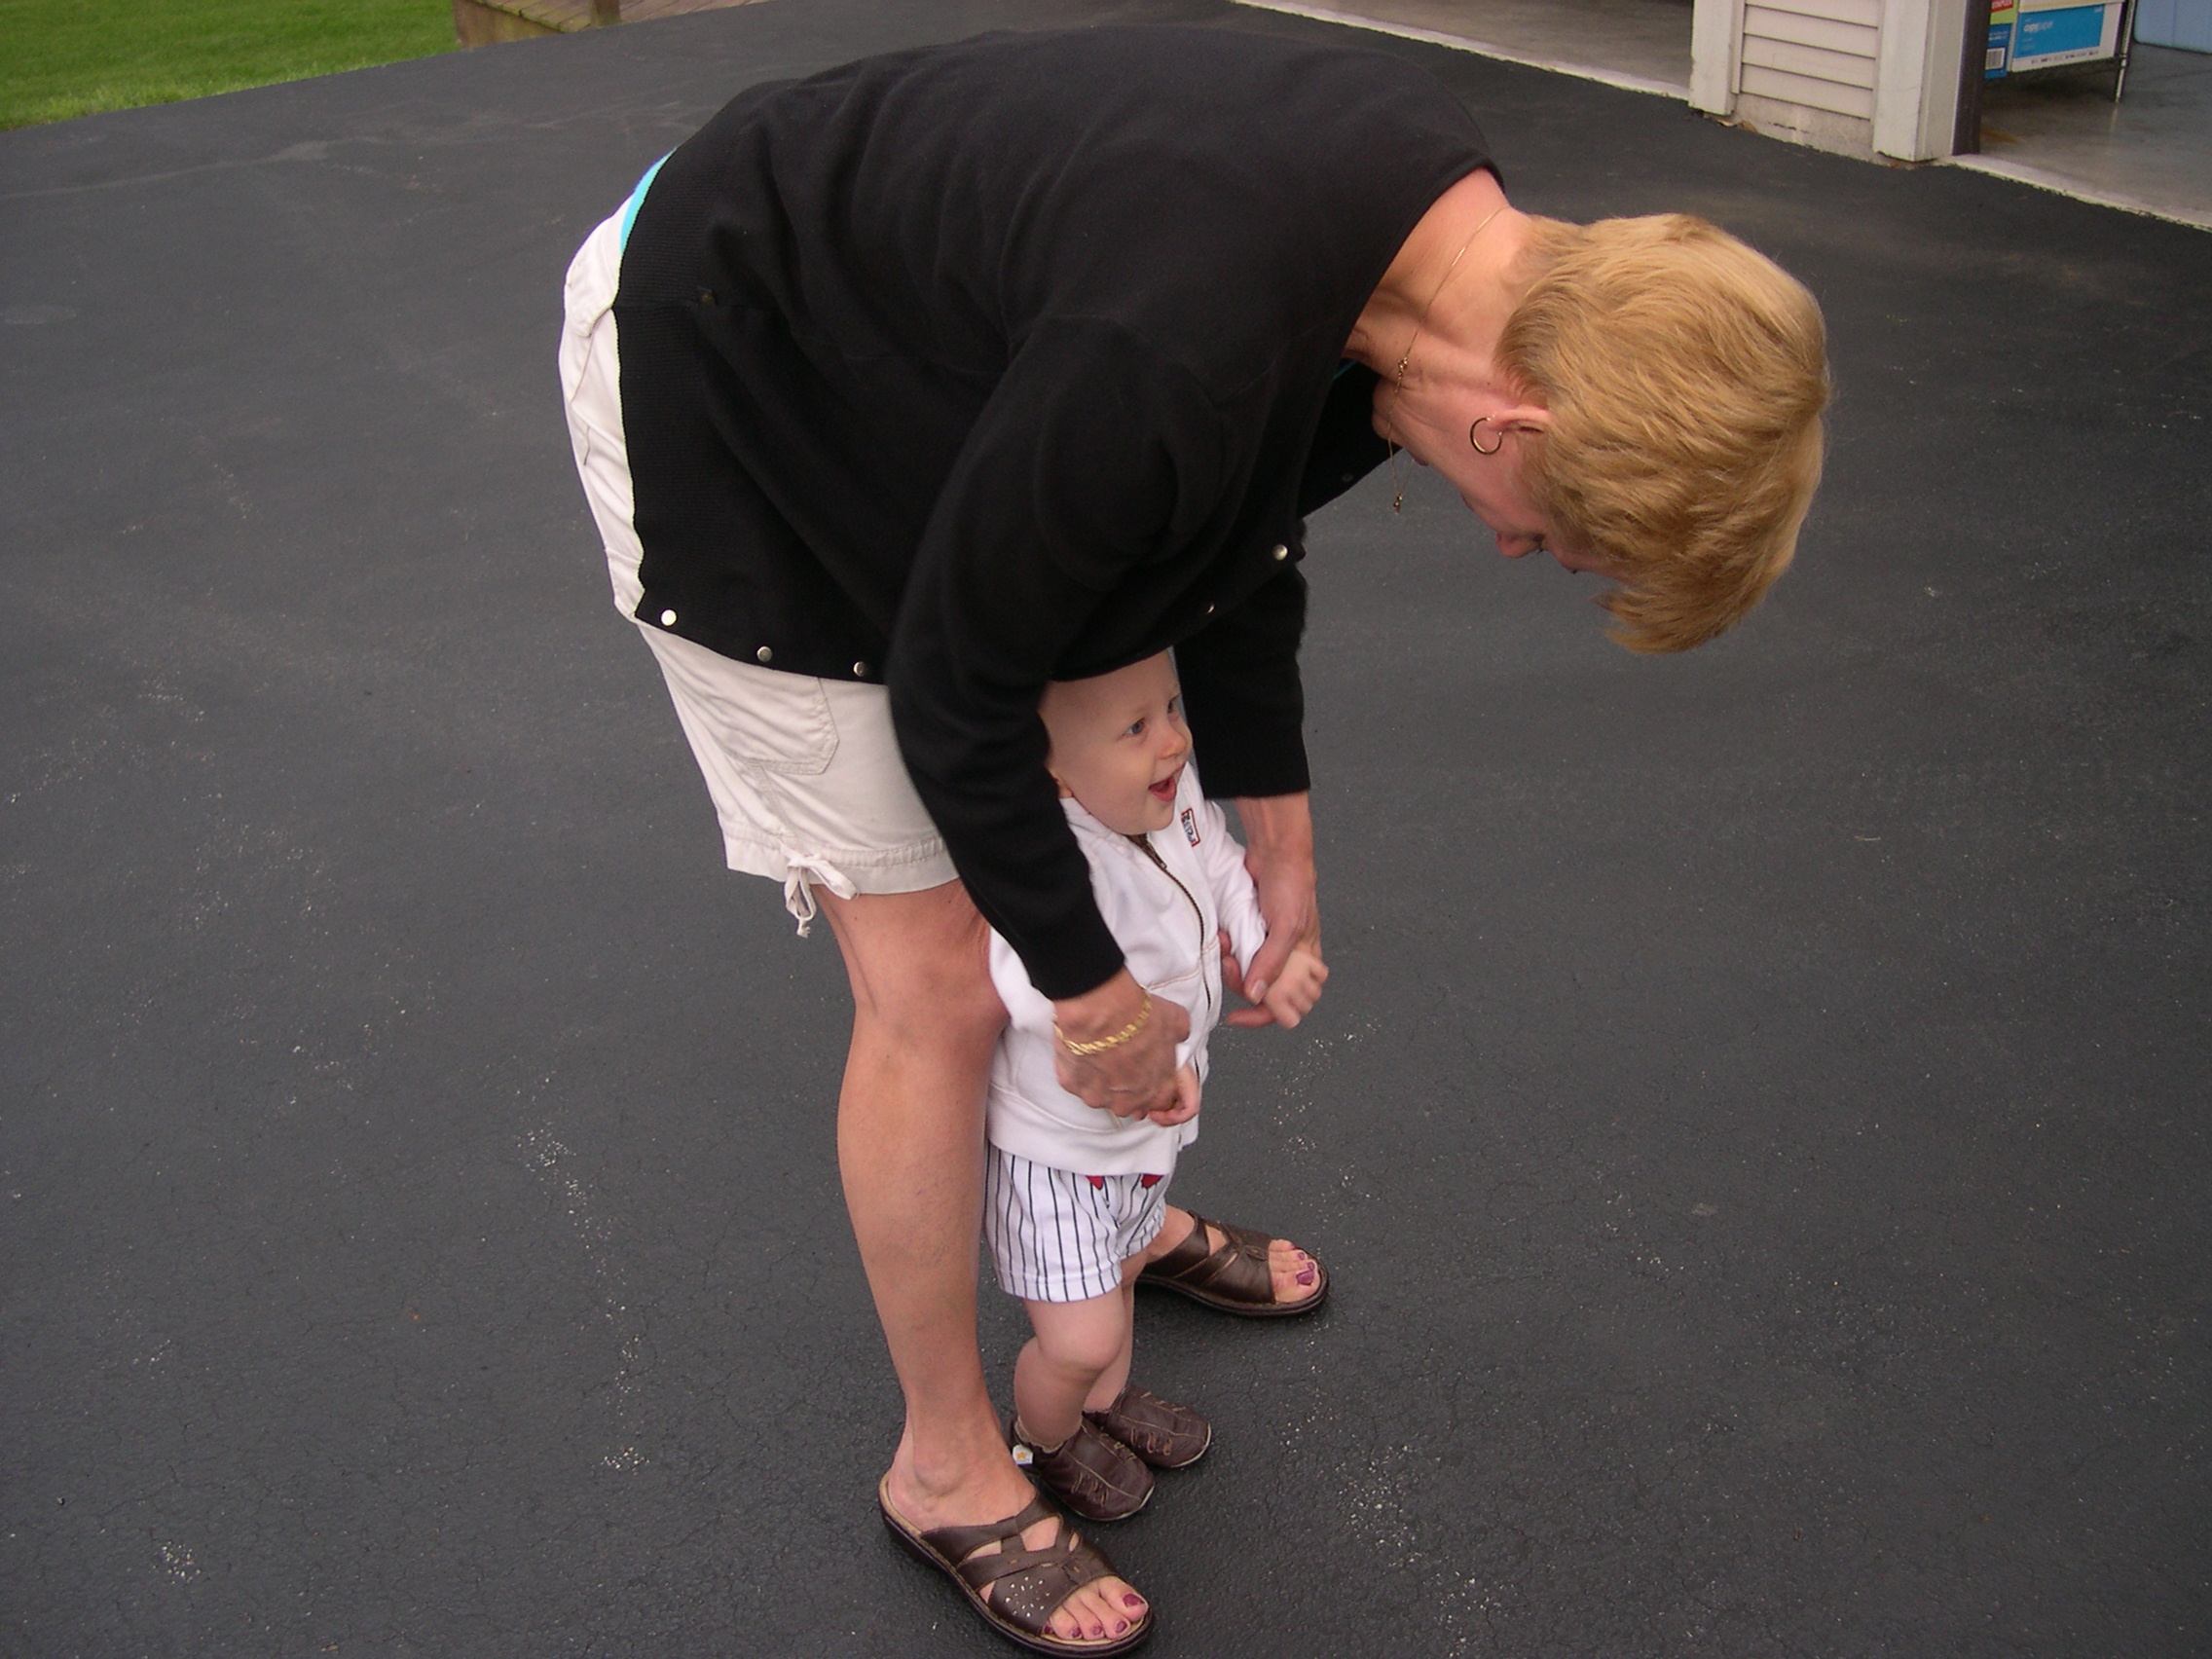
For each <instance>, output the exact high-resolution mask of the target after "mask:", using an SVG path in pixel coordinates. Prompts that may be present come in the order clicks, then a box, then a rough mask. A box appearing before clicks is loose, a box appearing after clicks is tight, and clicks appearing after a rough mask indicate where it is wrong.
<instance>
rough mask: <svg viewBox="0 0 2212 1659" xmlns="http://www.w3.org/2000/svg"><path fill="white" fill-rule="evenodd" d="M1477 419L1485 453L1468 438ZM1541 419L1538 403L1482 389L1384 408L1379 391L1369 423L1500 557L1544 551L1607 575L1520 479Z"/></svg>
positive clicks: (1571, 566) (1572, 567)
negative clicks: (1443, 482)
mask: <svg viewBox="0 0 2212 1659" xmlns="http://www.w3.org/2000/svg"><path fill="white" fill-rule="evenodd" d="M1386 416H1389V417H1395V419H1388V418H1386ZM1477 416H1487V417H1488V421H1487V422H1486V424H1484V425H1483V426H1482V428H1481V435H1483V436H1484V437H1486V438H1490V437H1491V434H1493V433H1494V434H1495V436H1494V439H1493V440H1492V441H1493V442H1494V443H1495V444H1496V446H1497V447H1496V450H1495V452H1494V453H1493V454H1487V455H1486V454H1484V453H1483V452H1481V451H1479V450H1477V449H1476V448H1475V447H1474V445H1473V443H1472V442H1471V441H1470V439H1469V428H1470V423H1472V422H1473V421H1474V419H1475V418H1476V417H1477ZM1549 419H1550V416H1549V414H1548V413H1547V412H1546V411H1545V410H1544V409H1543V408H1542V407H1541V406H1540V405H1532V404H1529V403H1514V402H1511V401H1509V400H1507V399H1504V398H1502V397H1500V396H1499V395H1498V394H1497V393H1495V392H1493V391H1489V390H1485V391H1484V392H1482V393H1480V394H1478V395H1477V396H1473V397H1463V396H1455V397H1451V398H1449V399H1447V398H1445V397H1441V396H1440V397H1438V398H1436V399H1435V400H1434V402H1429V401H1427V400H1424V399H1422V398H1420V397H1419V396H1418V395H1409V396H1407V397H1406V398H1404V399H1403V401H1402V402H1398V403H1397V404H1396V406H1395V407H1393V408H1389V409H1387V410H1385V408H1384V406H1383V394H1382V393H1379V394H1378V397H1377V418H1376V423H1375V424H1376V430H1377V431H1379V432H1380V433H1382V435H1383V436H1384V437H1387V438H1393V439H1394V440H1395V441H1396V442H1397V443H1398V444H1400V445H1401V446H1402V447H1403V448H1404V450H1405V452H1406V453H1407V454H1408V455H1410V456H1412V457H1413V458H1414V460H1415V461H1419V463H1420V464H1421V465H1423V466H1429V467H1434V468H1435V469H1436V470H1437V471H1438V472H1441V473H1442V474H1443V475H1444V476H1445V478H1446V479H1447V480H1449V481H1450V483H1451V485H1452V487H1453V488H1454V489H1455V490H1456V491H1458V492H1459V499H1461V500H1462V501H1464V502H1466V503H1467V510H1468V511H1469V512H1471V513H1473V514H1474V515H1475V517H1477V518H1479V519H1481V520H1482V521H1483V523H1484V524H1485V525H1486V526H1488V527H1489V529H1490V532H1491V534H1492V535H1493V536H1495V537H1496V538H1497V550H1498V552H1499V553H1501V554H1503V555H1504V556H1505V557H1506V558H1508V559H1520V558H1525V557H1527V556H1528V555H1529V554H1530V553H1536V552H1544V553H1549V554H1550V555H1551V556H1552V557H1553V558H1554V559H1556V560H1558V561H1559V563H1560V564H1561V565H1562V566H1563V567H1565V568H1566V569H1567V570H1569V571H1577V572H1581V571H1589V572H1591V573H1593V574H1596V575H1602V576H1604V575H1611V574H1612V573H1613V572H1611V571H1608V570H1607V569H1606V567H1605V564H1604V561H1603V560H1602V559H1600V558H1599V557H1598V556H1597V555H1596V554H1594V553H1592V552H1591V551H1590V549H1588V548H1587V547H1585V546H1583V545H1581V544H1580V542H1578V541H1577V540H1576V539H1575V538H1574V537H1573V536H1572V535H1568V534H1567V533H1566V532H1564V531H1562V530H1561V529H1560V528H1559V527H1558V526H1557V525H1555V524H1554V523H1552V522H1551V520H1550V518H1549V517H1548V515H1546V514H1545V513H1543V512H1541V511H1539V510H1538V509H1537V507H1536V505H1535V503H1534V502H1533V501H1532V500H1531V499H1530V496H1529V492H1528V490H1527V488H1526V487H1525V486H1524V485H1523V483H1522V479H1521V469H1522V465H1523V463H1524V461H1525V460H1526V453H1527V452H1526V448H1525V445H1526V443H1527V441H1528V439H1529V438H1530V436H1531V435H1532V434H1533V433H1534V432H1535V431H1536V430H1539V429H1540V428H1541V425H1542V424H1544V423H1546V422H1548V421H1549Z"/></svg>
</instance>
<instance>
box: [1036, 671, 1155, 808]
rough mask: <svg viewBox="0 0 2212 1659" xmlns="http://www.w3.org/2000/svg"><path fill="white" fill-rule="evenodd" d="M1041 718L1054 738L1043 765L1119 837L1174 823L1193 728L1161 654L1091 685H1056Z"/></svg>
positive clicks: (1083, 682) (1042, 707)
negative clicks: (1177, 790)
mask: <svg viewBox="0 0 2212 1659" xmlns="http://www.w3.org/2000/svg"><path fill="white" fill-rule="evenodd" d="M1039 712H1040V713H1042V714H1043V716H1044V717H1045V729H1046V730H1047V731H1048V732H1049V733H1051V739H1052V751H1051V755H1050V756H1048V757H1047V759H1046V762H1045V763H1046V765H1048V766H1049V767H1051V773H1052V776H1053V777H1055V778H1057V779H1058V780H1059V783H1060V793H1062V794H1070V795H1073V796H1075V798H1076V799H1077V800H1079V801H1081V802H1082V803H1083V805H1084V806H1085V807H1087V808H1088V810H1089V812H1090V815H1091V816H1092V817H1093V818H1095V819H1097V820H1098V822H1099V823H1101V824H1103V825H1105V826H1106V828H1107V829H1109V830H1119V831H1120V832H1121V833H1122V834H1124V835H1142V834H1146V833H1148V832H1149V831H1151V830H1164V829H1166V828H1167V826H1168V825H1169V824H1171V823H1173V822H1174V820H1175V786H1176V784H1177V783H1179V782H1180V781H1181V779H1182V776H1183V762H1184V761H1185V760H1188V759H1189V758H1190V756H1191V728H1190V727H1189V726H1187V725H1185V724H1184V723H1183V698H1182V691H1181V688H1180V687H1179V686H1177V684H1176V683H1175V670H1174V667H1173V665H1172V664H1171V663H1170V662H1169V661H1168V659H1167V656H1166V653H1164V652H1162V653H1161V655H1159V656H1156V657H1147V658H1146V659H1145V660H1144V661H1143V662H1138V663H1131V664H1130V665H1129V666H1128V667H1127V668H1123V669H1116V670H1115V671H1114V672H1113V673H1112V674H1102V675H1100V676H1099V677H1098V678H1097V679H1095V680H1055V681H1054V682H1052V683H1051V684H1050V685H1048V686H1047V687H1046V688H1045V700H1044V702H1043V704H1042V705H1040V710H1039Z"/></svg>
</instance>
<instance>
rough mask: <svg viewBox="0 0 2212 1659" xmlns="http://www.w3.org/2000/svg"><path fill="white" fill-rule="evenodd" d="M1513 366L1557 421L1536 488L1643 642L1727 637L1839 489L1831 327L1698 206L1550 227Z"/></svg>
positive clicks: (1513, 347)
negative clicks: (1831, 415)
mask: <svg viewBox="0 0 2212 1659" xmlns="http://www.w3.org/2000/svg"><path fill="white" fill-rule="evenodd" d="M1532 225H1533V234H1532V236H1531V239H1530V243H1529V247H1528V249H1527V251H1526V252H1525V253H1524V254H1523V256H1522V260H1523V263H1522V265H1521V267H1520V270H1519V272H1518V273H1517V275H1518V276H1520V277H1522V278H1523V279H1525V280H1526V281H1527V282H1528V287H1527V289H1526V291H1525V292H1524V293H1523V295H1522V298H1521V302H1520V304H1519V305H1518V306H1517V307H1516V308H1515V309H1514V312H1513V315H1512V317H1511V319H1510V320H1509V321H1508V322H1507V323H1506V326H1505V332H1504V335H1503V337H1502V339H1501V341H1500V344H1499V358H1500V363H1501V366H1502V367H1504V368H1505V369H1506V370H1507V371H1508V372H1509V373H1511V374H1512V375H1513V376H1514V377H1515V379H1517V380H1518V381H1520V382H1521V383H1522V385H1523V386H1524V387H1527V388H1528V389H1530V391H1533V392H1538V393H1540V394H1541V395H1542V397H1543V399H1544V401H1545V403H1546V405H1547V406H1548V407H1549V408H1550V410H1551V415H1552V422H1551V428H1550V430H1549V431H1548V432H1547V433H1546V434H1544V435H1543V436H1541V437H1539V438H1537V439H1536V440H1534V441H1533V442H1531V443H1530V444H1529V445H1528V447H1527V449H1526V450H1525V452H1524V454H1525V458H1526V459H1525V461H1524V462H1523V473H1522V476H1523V480H1524V484H1525V486H1526V488H1527V489H1528V492H1529V495H1530V499H1531V500H1532V501H1533V502H1534V503H1535V504H1536V505H1537V506H1538V507H1539V508H1540V509H1542V510H1543V511H1544V513H1545V515H1546V516H1547V517H1548V518H1550V519H1551V520H1552V522H1553V523H1554V525H1555V526H1556V527H1557V528H1558V529H1559V530H1561V531H1562V532H1565V533H1566V534H1567V535H1571V536H1573V537H1574V538H1575V539H1577V540H1579V541H1581V542H1582V543H1584V544H1585V545H1586V546H1587V547H1588V548H1589V549H1590V550H1591V551H1592V552H1594V553H1596V554H1598V555H1600V556H1601V557H1603V558H1604V560H1605V561H1606V562H1607V563H1608V564H1609V565H1611V566H1612V567H1613V569H1614V570H1615V571H1617V572H1618V574H1619V577H1620V581H1621V585H1620V587H1619V588H1617V589H1616V590H1614V591H1613V592H1611V593H1609V594H1607V595H1606V596H1605V599H1604V605H1605V607H1606V608H1608V609H1609V610H1611V611H1612V613H1613V619H1614V628H1613V637H1614V638H1615V639H1616V640H1618V641H1619V642H1620V643H1621V644H1622V645H1627V646H1628V647H1629V648H1630V649H1632V650H1639V651H1679V650H1687V649H1688V648H1689V647H1690V646H1692V645H1702V644H1704V643H1705V642H1706V641H1707V640H1710V639H1712V638H1713V637H1714V635H1715V634H1718V633H1721V632H1722V631H1724V630H1725V629H1727V628H1728V627H1730V626H1731V625H1732V624H1734V623H1735V622H1736V621H1737V619H1738V618H1740V617H1741V616H1742V615H1743V614H1744V613H1745V612H1746V611H1748V610H1750V609H1751V607H1752V606H1754V605H1756V604H1757V603H1758V600H1759V596H1760V595H1761V594H1763V593H1765V592H1766V589H1767V585H1768V584H1769V583H1770V582H1772V581H1773V580H1774V578H1775V577H1776V576H1778V575H1780V574H1781V573H1782V572H1783V571H1784V570H1785V569H1786V568H1787V567H1788V564H1789V560H1790V557H1791V555H1792V554H1794V553H1795V552H1796V549H1797V531H1798V527H1799V526H1800V525H1802V524H1803V523H1804V521H1805V510H1806V508H1807V507H1809V506H1810V505H1811V504H1812V499H1813V491H1814V488H1815V487H1816V486H1817V485H1818V484H1819V483H1820V481H1821V454H1822V439H1823V434H1822V428H1821V412H1822V410H1823V409H1825V407H1826V406H1827V400H1828V370H1827V347H1826V331H1825V328H1824V326H1823V324H1822V321H1821V308H1820V305H1819V303H1818V302H1817V301H1815V300H1814V298H1813V296H1812V295H1811V294H1810V293H1808V292H1807V291H1806V289H1805V286H1804V284H1803V283H1801V282H1799V281H1798V280H1797V279H1796V278H1795V277H1793V276H1790V275H1789V274H1788V273H1787V272H1786V271H1784V270H1783V269H1782V268H1781V267H1780V266H1778V265H1776V264H1775V263H1774V262H1773V261H1772V260H1770V259H1767V258H1766V257H1765V256H1764V255H1762V254H1758V253H1754V252H1753V251H1752V250H1751V248H1749V247H1747V246H1745V245H1744V244H1743V243H1742V242H1740V241H1738V240H1736V239H1735V238H1734V237H1732V236H1730V235H1728V234H1727V233H1726V232H1725V231H1722V230H1719V229H1717V228H1716V227H1714V226H1713V225H1710V224H1708V223H1706V221H1704V220H1703V219H1697V218H1692V217H1690V216H1689V215H1687V214H1684V213H1660V214H1654V215H1652V216H1651V217H1649V218H1641V219H1603V220H1600V221H1599V222H1598V223H1597V224H1594V225H1568V224H1563V223H1561V222H1560V221H1558V220H1556V219H1537V220H1534V221H1532Z"/></svg>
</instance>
